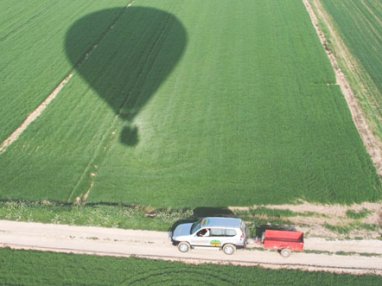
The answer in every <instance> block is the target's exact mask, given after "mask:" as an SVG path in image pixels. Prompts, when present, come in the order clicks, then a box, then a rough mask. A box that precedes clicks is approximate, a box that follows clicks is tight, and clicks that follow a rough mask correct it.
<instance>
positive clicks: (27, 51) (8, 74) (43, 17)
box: [0, 0, 126, 142]
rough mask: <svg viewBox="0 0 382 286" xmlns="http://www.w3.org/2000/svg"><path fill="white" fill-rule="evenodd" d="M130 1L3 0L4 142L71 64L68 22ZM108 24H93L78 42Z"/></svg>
mask: <svg viewBox="0 0 382 286" xmlns="http://www.w3.org/2000/svg"><path fill="white" fill-rule="evenodd" d="M125 3H126V0H119V1H118V0H112V1H107V0H100V1H83V0H80V1H71V2H70V3H66V2H62V1H50V0H41V1H25V0H24V1H12V0H2V1H1V3H0V53H1V55H2V56H1V57H0V74H1V85H0V94H1V96H0V114H1V117H0V126H1V128H0V141H1V142H2V141H3V140H4V139H5V138H6V137H7V136H8V135H9V134H10V133H11V132H12V131H13V130H14V129H16V128H17V127H18V126H19V125H20V124H21V123H22V121H23V120H24V119H25V117H26V116H27V115H28V114H29V113H30V112H32V111H33V110H34V109H35V108H36V107H37V106H38V104H39V103H40V102H42V101H43V100H44V98H45V97H47V95H48V94H49V93H50V92H51V91H52V90H53V89H54V87H55V86H56V85H57V84H58V83H59V82H60V81H61V80H62V79H63V78H64V77H65V74H66V73H68V71H69V70H71V69H72V63H71V62H70V61H68V60H67V57H66V56H65V53H64V42H65V34H66V32H67V28H68V27H69V26H70V25H71V24H72V23H73V22H74V21H75V20H76V19H78V18H81V17H83V16H85V15H86V14H88V13H91V12H92V11H98V10H100V9H105V8H107V7H109V6H115V5H124V4H125ZM58 11H59V13H58ZM110 16H112V15H110ZM105 20H106V21H111V20H112V18H110V19H105ZM104 25H105V23H95V24H94V30H92V31H90V32H88V33H89V35H87V36H85V37H84V38H83V39H82V41H79V42H78V43H77V45H79V46H80V47H82V49H83V48H84V47H86V46H87V45H89V42H87V41H91V40H93V41H94V36H95V35H94V34H95V33H96V31H97V29H99V26H104ZM97 26H98V27H97ZM92 33H93V34H92Z"/></svg>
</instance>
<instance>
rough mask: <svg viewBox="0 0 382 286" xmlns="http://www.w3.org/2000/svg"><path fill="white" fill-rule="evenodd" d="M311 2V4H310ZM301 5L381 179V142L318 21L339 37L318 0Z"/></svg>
mask: <svg viewBox="0 0 382 286" xmlns="http://www.w3.org/2000/svg"><path fill="white" fill-rule="evenodd" d="M311 2H312V3H313V4H311ZM303 4H304V6H305V8H306V10H307V12H308V15H309V17H310V20H311V22H312V25H313V27H314V29H315V31H316V34H317V36H318V38H319V40H320V42H321V44H322V46H323V48H324V50H325V53H326V55H327V56H328V58H329V61H330V64H331V66H332V69H333V71H334V73H335V76H336V83H337V84H338V85H339V87H340V89H341V91H342V94H343V95H344V98H345V100H346V103H347V106H348V108H349V111H350V113H351V115H352V119H353V122H354V125H355V127H356V128H357V131H358V134H359V135H360V137H361V140H362V142H363V145H364V146H365V148H366V151H367V153H368V154H369V156H370V158H371V160H372V162H373V163H374V166H375V169H376V172H377V174H378V175H379V176H380V177H382V142H380V140H379V139H378V138H377V136H376V135H374V133H373V131H372V129H371V128H370V126H369V124H368V122H367V120H366V116H365V115H364V113H363V111H362V108H361V106H360V105H359V103H358V100H357V98H356V96H355V94H354V91H353V90H352V88H351V86H350V84H349V81H348V80H347V78H346V76H345V74H344V72H343V71H342V70H341V68H340V66H339V64H338V61H337V59H336V56H335V55H334V53H333V52H332V51H331V50H330V48H329V46H328V41H327V39H326V36H325V34H324V32H323V31H322V30H321V28H320V26H319V21H320V20H321V21H323V22H324V24H325V25H326V27H328V29H329V33H330V34H331V35H333V36H334V37H335V38H340V37H339V36H338V35H337V32H336V31H335V29H334V28H333V26H332V23H331V21H330V20H329V19H328V16H327V15H325V12H324V11H323V9H324V8H323V7H321V3H320V0H312V1H309V0H303ZM312 5H314V6H315V8H316V10H317V11H315V10H314V8H313V6H312ZM319 19H320V20H319ZM342 46H343V47H342V49H345V52H346V54H348V55H351V53H350V52H349V51H347V47H346V45H345V44H343V45H342Z"/></svg>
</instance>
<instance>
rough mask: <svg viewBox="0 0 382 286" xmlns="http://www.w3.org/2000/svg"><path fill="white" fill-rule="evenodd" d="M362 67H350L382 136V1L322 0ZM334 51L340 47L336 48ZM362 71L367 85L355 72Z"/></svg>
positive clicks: (361, 73)
mask: <svg viewBox="0 0 382 286" xmlns="http://www.w3.org/2000/svg"><path fill="white" fill-rule="evenodd" d="M321 2H322V3H323V4H324V6H325V9H326V10H327V11H328V12H329V14H330V15H331V16H332V18H333V20H334V22H335V25H336V28H337V29H338V31H339V32H340V34H341V37H342V38H343V40H344V42H345V44H346V45H347V47H348V48H349V49H350V51H351V53H352V54H353V56H355V57H356V59H357V61H358V64H359V65H360V70H359V71H357V70H354V67H353V70H346V68H345V72H347V74H348V78H349V79H350V83H351V84H352V88H353V89H354V90H355V91H356V96H357V97H358V99H359V101H360V103H361V105H362V107H363V109H364V111H365V113H366V115H367V116H368V117H369V119H370V121H371V124H372V126H373V127H374V130H375V132H376V133H377V134H378V135H379V136H380V138H381V139H382V58H381V53H382V3H381V1H376V0H370V1H365V0H362V1H336V0H322V1H321ZM334 52H336V50H335V49H334ZM357 72H358V73H360V77H361V79H362V81H363V85H362V86H360V84H359V82H357V81H355V80H354V75H353V74H352V73H357Z"/></svg>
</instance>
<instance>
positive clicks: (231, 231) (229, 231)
mask: <svg viewBox="0 0 382 286" xmlns="http://www.w3.org/2000/svg"><path fill="white" fill-rule="evenodd" d="M235 235H236V230H234V229H226V230H225V236H235Z"/></svg>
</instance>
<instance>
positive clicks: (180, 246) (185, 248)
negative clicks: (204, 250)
mask: <svg viewBox="0 0 382 286" xmlns="http://www.w3.org/2000/svg"><path fill="white" fill-rule="evenodd" d="M178 249H179V251H180V252H183V253H185V252H188V251H189V250H190V244H189V243H188V242H185V241H182V242H180V243H179V244H178Z"/></svg>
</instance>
